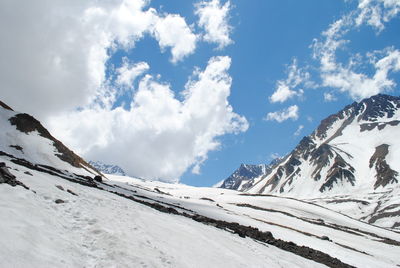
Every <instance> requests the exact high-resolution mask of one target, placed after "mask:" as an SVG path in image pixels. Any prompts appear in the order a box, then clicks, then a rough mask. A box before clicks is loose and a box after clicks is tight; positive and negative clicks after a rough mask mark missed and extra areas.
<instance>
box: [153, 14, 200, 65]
mask: <svg viewBox="0 0 400 268" xmlns="http://www.w3.org/2000/svg"><path fill="white" fill-rule="evenodd" d="M154 35H155V37H156V39H157V40H158V43H159V44H160V47H161V48H162V49H164V48H166V47H172V49H171V53H172V59H171V61H172V62H174V63H176V62H177V61H180V60H182V59H183V58H184V57H185V56H188V55H190V54H192V53H193V52H194V50H195V49H196V40H197V36H196V35H195V34H193V33H192V31H191V29H190V28H189V26H188V25H187V24H186V21H185V19H184V18H183V17H181V16H179V15H171V14H169V15H167V16H166V17H163V18H159V19H158V20H157V22H156V24H155V26H154Z"/></svg>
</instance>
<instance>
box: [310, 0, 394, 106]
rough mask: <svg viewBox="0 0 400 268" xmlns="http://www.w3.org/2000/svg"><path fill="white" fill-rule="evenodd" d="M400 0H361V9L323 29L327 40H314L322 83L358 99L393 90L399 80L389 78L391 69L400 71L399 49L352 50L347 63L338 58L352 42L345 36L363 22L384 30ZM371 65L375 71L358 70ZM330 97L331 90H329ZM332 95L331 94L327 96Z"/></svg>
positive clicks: (315, 54)
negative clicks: (362, 52)
mask: <svg viewBox="0 0 400 268" xmlns="http://www.w3.org/2000/svg"><path fill="white" fill-rule="evenodd" d="M399 5H400V4H399V2H398V1H397V2H395V1H390V0H389V1H385V0H381V1H369V0H366V1H364V0H360V3H359V6H358V10H357V11H356V12H351V13H349V14H347V15H345V16H343V17H342V18H340V19H339V20H337V21H336V22H334V23H333V24H331V25H330V27H329V28H328V29H327V30H326V31H325V32H324V33H323V40H322V41H320V40H315V41H314V44H313V48H314V52H313V56H314V59H316V60H318V61H319V63H320V67H319V71H320V78H321V85H322V86H324V87H327V88H334V89H337V90H339V91H340V92H344V93H348V94H349V95H350V97H352V98H353V99H354V100H361V99H363V98H366V97H370V96H372V95H375V94H378V93H382V92H387V91H391V90H393V88H394V87H395V85H396V83H395V82H394V81H393V80H391V79H390V78H389V75H390V73H391V72H398V71H399V70H400V69H399V61H400V54H399V50H397V49H394V48H393V47H387V48H384V49H382V50H380V51H374V52H373V53H367V54H366V55H365V56H362V55H360V54H350V55H349V56H348V58H349V61H348V62H347V63H343V62H340V61H338V59H337V56H336V55H337V51H338V50H339V49H343V48H345V45H346V44H347V43H349V40H346V39H345V38H344V37H345V36H346V34H347V33H348V32H349V31H350V30H354V29H356V28H357V27H359V26H361V25H362V24H368V25H371V26H373V27H375V28H377V29H378V30H382V29H383V27H384V23H385V22H387V21H388V20H390V19H391V18H393V17H394V16H395V15H396V14H397V13H398V12H399V7H400V6H399ZM360 65H362V66H364V67H366V66H369V67H370V68H371V70H372V71H371V74H367V73H365V72H362V71H360V70H358V67H359V66H360ZM324 96H325V100H329V99H330V98H329V97H330V96H331V93H326V94H325V95H324ZM327 97H328V98H327Z"/></svg>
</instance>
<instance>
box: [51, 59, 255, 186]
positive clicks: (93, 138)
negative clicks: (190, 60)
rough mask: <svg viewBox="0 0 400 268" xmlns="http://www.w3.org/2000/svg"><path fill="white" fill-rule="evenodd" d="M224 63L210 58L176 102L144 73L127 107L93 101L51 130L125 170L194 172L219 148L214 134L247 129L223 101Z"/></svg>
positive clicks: (166, 175)
mask: <svg viewBox="0 0 400 268" xmlns="http://www.w3.org/2000/svg"><path fill="white" fill-rule="evenodd" d="M230 63H231V60H230V58H229V57H214V58H212V59H210V61H209V62H208V65H207V67H206V68H205V70H203V71H198V70H197V71H195V73H194V74H193V75H194V76H193V78H192V79H191V80H190V81H188V83H187V84H186V87H185V89H184V90H183V91H182V92H181V95H182V96H183V100H182V101H180V100H179V99H178V98H177V97H176V96H175V95H174V92H173V91H172V90H171V88H170V86H169V85H168V84H163V83H161V82H159V81H157V80H156V79H155V78H154V77H152V76H150V75H146V76H145V77H144V78H143V79H142V80H141V81H140V83H139V87H138V90H137V91H136V92H135V95H134V98H133V102H132V103H131V105H130V107H131V108H130V109H129V110H124V109H122V108H121V107H119V108H116V109H113V110H112V109H110V107H105V108H103V107H101V106H99V105H98V106H95V107H92V108H87V109H84V110H82V111H75V112H72V113H69V114H65V115H62V116H60V117H55V118H53V119H52V120H51V125H52V126H53V127H52V128H53V129H54V130H55V134H56V135H57V136H58V137H62V138H63V141H65V142H66V143H67V144H70V145H72V147H73V148H80V153H83V154H84V155H86V156H88V157H89V158H91V159H102V160H103V161H107V162H110V163H113V162H115V159H118V164H119V165H121V167H122V168H123V169H124V170H126V171H128V172H129V173H130V174H134V175H136V176H139V177H145V178H153V179H158V178H162V179H166V180H169V181H177V180H178V179H179V177H180V176H181V175H182V174H183V173H184V172H185V171H186V170H187V169H188V168H189V167H192V171H193V172H195V173H196V172H199V170H200V166H201V164H202V163H203V162H204V161H205V160H206V159H207V155H208V153H209V152H210V151H212V150H216V149H218V148H219V146H220V142H219V141H218V139H217V138H218V137H219V136H222V135H224V134H227V133H239V132H243V131H246V130H247V128H248V123H247V121H246V119H245V118H244V117H241V116H239V115H237V114H235V113H234V112H233V109H232V107H231V106H230V105H229V103H228V100H227V99H228V97H229V94H230V87H231V83H232V79H231V77H230V76H229V74H228V73H227V71H228V69H229V67H230ZM121 156H124V157H121Z"/></svg>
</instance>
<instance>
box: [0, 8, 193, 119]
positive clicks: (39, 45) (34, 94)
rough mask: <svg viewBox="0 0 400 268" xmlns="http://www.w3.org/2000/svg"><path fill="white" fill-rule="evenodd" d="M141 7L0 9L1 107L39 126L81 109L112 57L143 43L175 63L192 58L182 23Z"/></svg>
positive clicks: (98, 91)
mask: <svg viewBox="0 0 400 268" xmlns="http://www.w3.org/2000/svg"><path fill="white" fill-rule="evenodd" d="M147 4H148V1H147V0H134V1H130V0H129V1H128V0H113V1H96V0H87V1H74V2H73V3H72V2H71V1H69V0H59V1H48V0H38V1H28V2H27V3H25V4H24V7H23V8H21V2H19V1H0V33H1V36H2V39H3V40H7V42H0V53H1V54H0V55H1V58H2V60H1V61H0V81H1V87H2V98H3V101H5V102H8V103H10V104H11V105H13V106H14V107H15V108H16V109H19V110H23V111H27V112H30V113H32V114H34V115H36V116H38V117H40V118H45V117H46V116H47V115H49V114H53V113H57V112H60V111H65V110H69V109H75V108H76V107H81V106H85V105H88V104H90V103H92V102H93V99H95V98H98V97H99V95H103V89H104V84H105V83H106V80H107V77H106V62H107V61H108V59H109V58H110V57H111V56H112V53H113V52H115V51H116V50H117V49H118V48H123V49H130V48H133V47H134V45H135V42H137V41H138V40H140V39H141V38H142V37H143V36H145V35H149V36H154V37H156V38H157V40H158V41H159V43H160V46H161V48H162V49H165V48H171V53H172V61H174V62H176V61H179V60H182V59H183V58H184V57H185V56H187V55H189V54H191V53H193V51H194V50H195V40H196V37H195V35H194V34H193V33H192V31H191V29H190V27H189V26H187V25H186V23H185V20H184V19H183V18H181V17H180V16H178V15H171V14H165V15H164V14H163V15H159V14H158V13H157V11H156V10H155V9H153V8H149V7H147ZM165 27H169V28H168V30H169V33H165ZM65 100H68V101H65Z"/></svg>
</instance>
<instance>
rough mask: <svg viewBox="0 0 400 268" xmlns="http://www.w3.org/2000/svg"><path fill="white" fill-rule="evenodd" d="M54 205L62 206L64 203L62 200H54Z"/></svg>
mask: <svg viewBox="0 0 400 268" xmlns="http://www.w3.org/2000/svg"><path fill="white" fill-rule="evenodd" d="M54 203H56V204H63V203H65V201H64V200H62V199H56V200H55V201H54Z"/></svg>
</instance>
